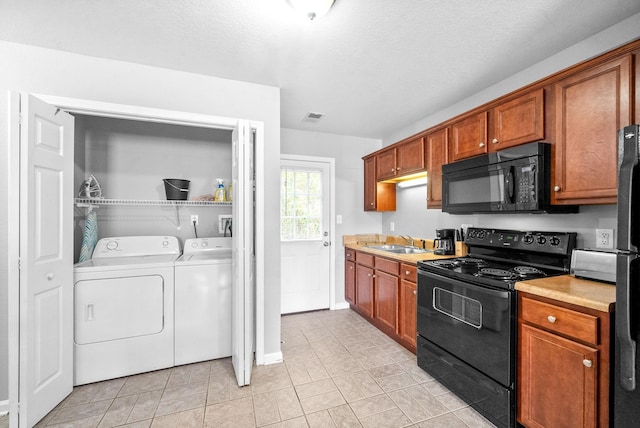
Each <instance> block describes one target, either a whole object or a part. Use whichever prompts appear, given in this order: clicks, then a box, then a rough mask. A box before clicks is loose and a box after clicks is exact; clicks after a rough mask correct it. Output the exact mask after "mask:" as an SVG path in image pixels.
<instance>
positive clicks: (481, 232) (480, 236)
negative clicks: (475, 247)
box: [478, 230, 486, 239]
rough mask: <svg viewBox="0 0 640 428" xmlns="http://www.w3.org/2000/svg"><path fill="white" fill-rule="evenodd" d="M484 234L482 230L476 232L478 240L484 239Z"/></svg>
mask: <svg viewBox="0 0 640 428" xmlns="http://www.w3.org/2000/svg"><path fill="white" fill-rule="evenodd" d="M485 233H486V232H485V231H484V230H481V231H479V232H478V239H484V237H485Z"/></svg>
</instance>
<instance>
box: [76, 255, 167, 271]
mask: <svg viewBox="0 0 640 428" xmlns="http://www.w3.org/2000/svg"><path fill="white" fill-rule="evenodd" d="M177 258H178V255H177V254H164V255H159V256H157V255H156V256H137V257H107V258H95V259H91V260H87V261H86V262H82V263H77V264H76V265H74V267H73V269H74V271H75V272H88V271H98V270H116V269H123V268H126V269H141V268H151V267H170V266H173V264H174V262H175V261H176V259H177Z"/></svg>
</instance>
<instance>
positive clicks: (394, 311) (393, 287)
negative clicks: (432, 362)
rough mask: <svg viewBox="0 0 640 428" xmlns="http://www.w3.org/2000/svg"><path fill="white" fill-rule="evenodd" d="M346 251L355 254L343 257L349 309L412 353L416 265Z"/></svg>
mask: <svg viewBox="0 0 640 428" xmlns="http://www.w3.org/2000/svg"><path fill="white" fill-rule="evenodd" d="M349 252H354V253H355V256H354V255H353V254H351V256H349V255H346V256H345V298H346V300H347V301H348V302H349V305H350V307H351V308H352V309H354V310H355V311H356V312H358V313H359V314H360V315H362V316H363V317H365V318H366V319H367V320H368V321H369V322H371V324H373V325H375V326H376V327H378V328H379V329H380V330H381V331H383V332H384V333H386V334H387V335H388V336H389V337H391V338H392V339H394V340H396V341H397V342H398V343H400V344H401V345H403V346H404V347H405V348H407V349H408V350H410V351H411V352H413V353H415V352H416V295H415V289H416V283H415V281H416V280H415V276H416V266H415V265H410V264H407V263H402V264H401V263H400V262H399V261H397V260H392V259H388V258H386V257H379V256H373V255H371V254H368V253H364V252H361V251H355V250H352V249H347V252H346V253H345V254H349ZM353 259H355V260H356V261H355V263H354V262H353V261H352V260H353ZM352 270H353V271H354V272H355V274H353V277H352V276H351V275H352V274H351V271H352ZM405 272H408V274H405ZM352 278H353V286H352V285H351V284H352V283H351V281H352ZM351 290H354V291H353V293H352V291H351ZM352 294H353V295H354V298H353V299H351V298H350V296H351V295H352Z"/></svg>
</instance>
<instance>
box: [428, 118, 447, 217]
mask: <svg viewBox="0 0 640 428" xmlns="http://www.w3.org/2000/svg"><path fill="white" fill-rule="evenodd" d="M448 147H449V128H443V129H441V130H439V131H436V132H434V133H431V134H429V135H427V176H428V178H429V183H428V184H427V208H441V207H442V165H444V164H446V163H447V162H448V156H447V155H448V153H447V152H448Z"/></svg>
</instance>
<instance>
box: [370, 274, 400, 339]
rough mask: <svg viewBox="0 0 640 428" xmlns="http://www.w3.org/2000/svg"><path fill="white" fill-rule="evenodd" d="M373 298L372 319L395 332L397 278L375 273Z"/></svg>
mask: <svg viewBox="0 0 640 428" xmlns="http://www.w3.org/2000/svg"><path fill="white" fill-rule="evenodd" d="M374 296H375V297H374V302H375V303H374V318H375V319H377V320H378V321H380V322H381V323H382V324H383V325H384V326H385V327H387V328H388V329H390V330H391V331H393V332H395V331H396V313H397V310H396V309H397V305H398V277H397V276H394V275H391V274H388V273H386V272H376V278H375V294H374Z"/></svg>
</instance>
